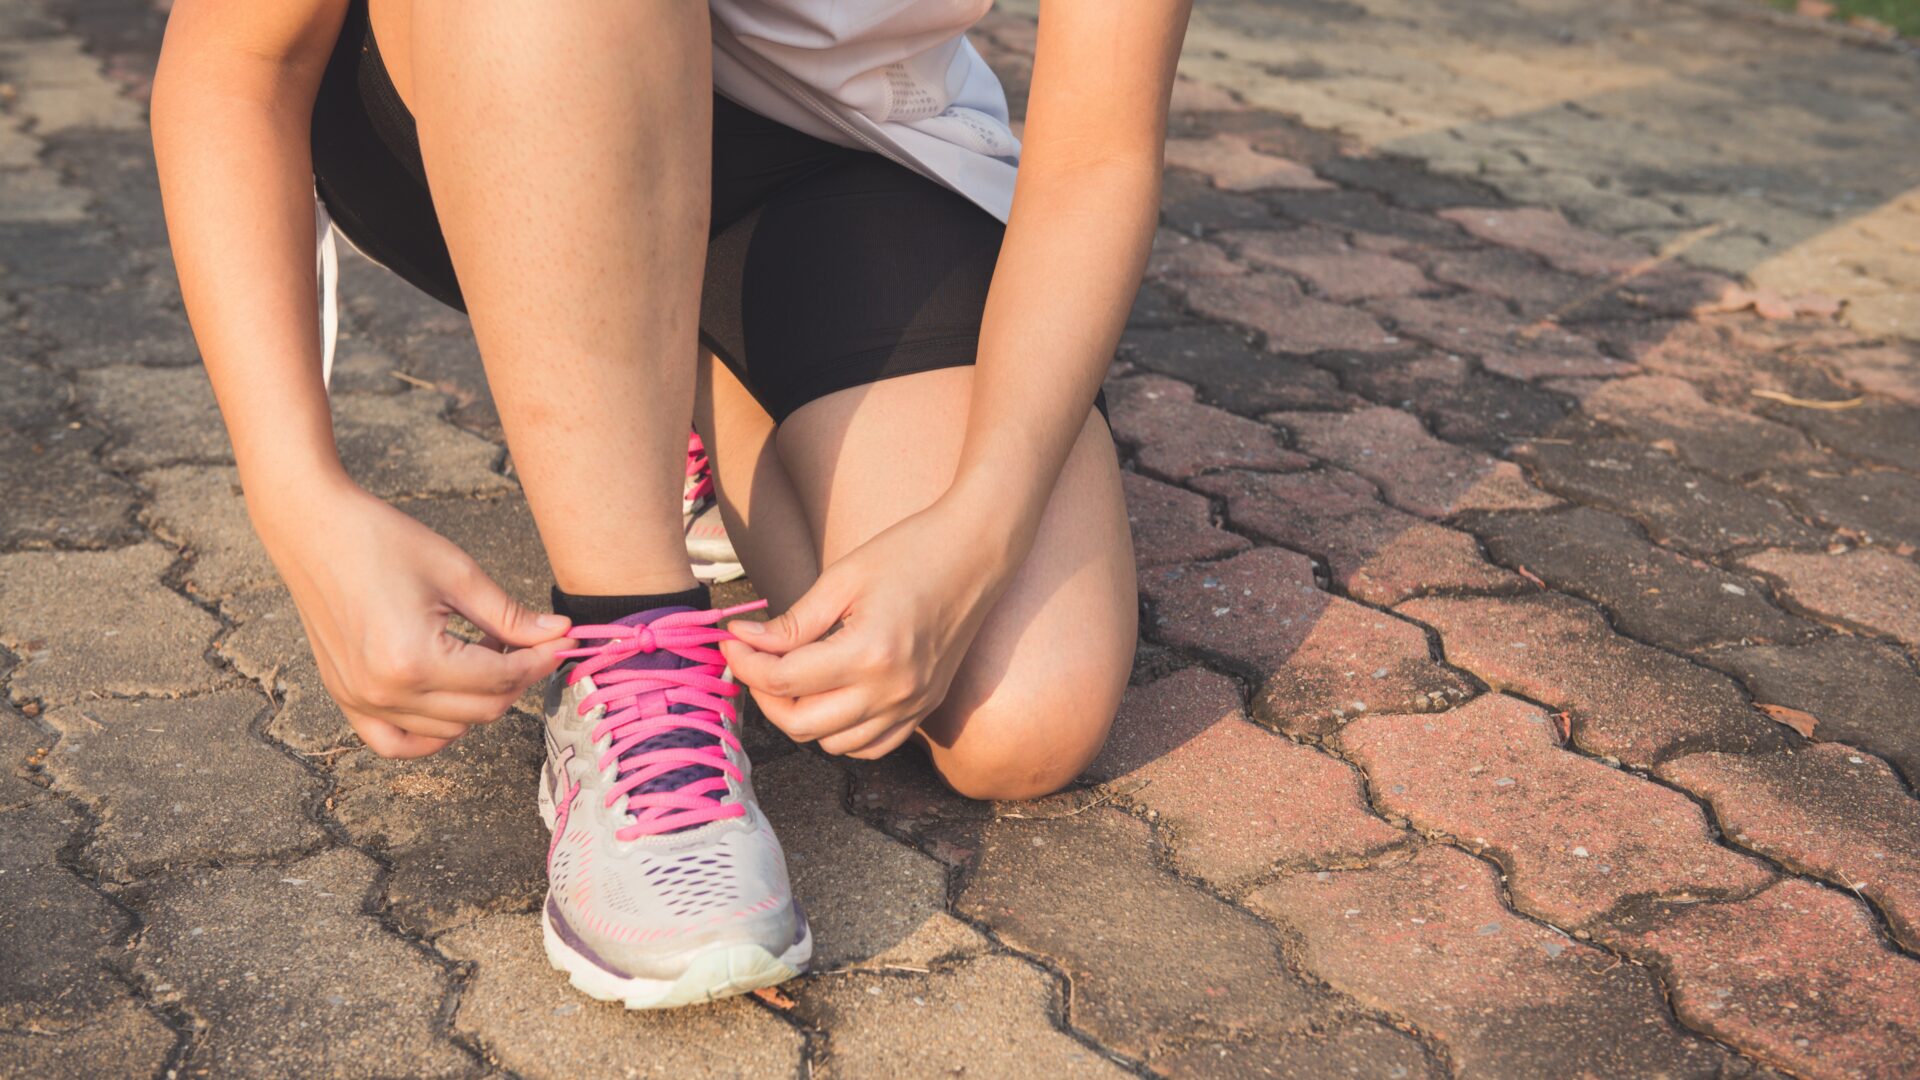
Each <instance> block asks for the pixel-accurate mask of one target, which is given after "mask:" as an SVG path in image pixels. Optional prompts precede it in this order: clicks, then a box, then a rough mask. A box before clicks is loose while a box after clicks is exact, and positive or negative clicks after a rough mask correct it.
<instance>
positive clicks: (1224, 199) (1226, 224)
mask: <svg viewBox="0 0 1920 1080" xmlns="http://www.w3.org/2000/svg"><path fill="white" fill-rule="evenodd" d="M1160 220H1161V221H1163V222H1165V223H1166V224H1168V225H1170V226H1172V227H1174V228H1176V229H1179V230H1180V231H1181V232H1184V233H1189V234H1191V235H1193V236H1200V235H1203V234H1205V233H1207V232H1210V231H1217V230H1221V229H1258V228H1265V227H1268V226H1271V225H1273V224H1275V221H1274V218H1273V214H1272V212H1271V211H1269V210H1268V209H1267V208H1266V206H1265V205H1264V204H1263V203H1261V202H1260V200H1258V199H1256V198H1254V197H1253V196H1251V195H1240V194H1236V193H1233V192H1227V191H1220V190H1218V189H1216V188H1215V187H1214V186H1213V185H1212V184H1209V183H1208V182H1207V180H1206V178H1205V177H1202V176H1200V175H1198V174H1196V173H1190V172H1186V171H1183V170H1173V171H1170V172H1168V173H1167V178H1166V182H1165V183H1164V184H1162V185H1161V188H1160Z"/></svg>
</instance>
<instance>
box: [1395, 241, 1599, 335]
mask: <svg viewBox="0 0 1920 1080" xmlns="http://www.w3.org/2000/svg"><path fill="white" fill-rule="evenodd" d="M1427 272H1428V273H1430V274H1432V275H1433V276H1434V279H1435V280H1438V281H1443V282H1446V283H1447V284H1449V285H1455V286H1458V287H1460V288H1463V289H1467V290H1469V291H1472V292H1477V293H1484V294H1486V295H1488V296H1492V297H1496V298H1498V299H1501V300H1505V301H1507V302H1508V303H1510V304H1512V305H1513V306H1514V308H1515V310H1517V311H1518V312H1519V313H1520V314H1521V315H1522V316H1524V317H1527V318H1538V317H1541V316H1545V315H1548V314H1551V313H1554V312H1557V311H1562V310H1566V309H1569V308H1571V307H1573V306H1575V305H1576V304H1578V303H1579V302H1580V301H1581V300H1583V299H1584V298H1586V297H1587V296H1590V295H1591V294H1592V293H1593V292H1594V290H1595V286H1596V282H1595V281H1594V280H1593V279H1592V278H1588V277H1581V276H1579V275H1576V274H1567V273H1561V272H1559V271H1555V270H1550V269H1548V268H1546V267H1544V266H1542V265H1540V263H1539V262H1537V261H1535V260H1534V259H1532V258H1529V257H1528V256H1526V255H1523V254H1521V253H1519V252H1517V251H1509V250H1504V249H1500V248H1482V249H1479V250H1473V251H1442V252H1440V253H1438V254H1437V255H1435V256H1434V257H1433V259H1432V261H1431V262H1430V263H1428V265H1427Z"/></svg>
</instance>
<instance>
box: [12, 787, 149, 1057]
mask: <svg viewBox="0 0 1920 1080" xmlns="http://www.w3.org/2000/svg"><path fill="white" fill-rule="evenodd" d="M84 827H85V824H84V822H83V821H82V820H81V818H80V816H79V814H78V813H76V812H75V811H74V808H73V807H72V806H70V805H68V804H67V802H66V800H64V799H47V800H44V801H41V802H38V803H35V804H33V805H31V806H25V807H21V808H19V809H16V810H9V811H7V812H6V813H4V814H0V867H5V869H6V873H4V874H0V969H4V970H5V971H6V973H7V977H6V978H5V979H0V1030H14V1031H22V1030H33V1029H39V1030H43V1031H54V1032H58V1031H62V1030H65V1029H67V1028H69V1027H73V1026H75V1025H78V1024H82V1023H85V1022H86V1021H87V1019H88V1018H89V1017H90V1016H91V1015H93V1014H94V1013H96V1012H97V1011H98V1010H100V1009H103V1008H106V1007H107V1006H109V1005H111V1004H113V1003H114V1002H115V1001H117V1000H119V999H120V998H121V997H122V996H123V994H124V993H125V991H124V990H123V989H121V987H120V984H119V983H118V982H117V981H116V980H115V979H114V977H113V975H112V974H111V971H110V969H109V967H108V963H109V961H110V960H111V959H113V957H114V954H115V953H117V952H118V951H119V950H118V949H117V948H115V945H116V944H117V941H118V939H119V938H120V936H121V935H123V934H125V933H126V932H127V931H128V930H129V929H130V921H129V920H128V918H127V916H126V915H125V914H124V913H123V912H121V911H120V910H119V909H118V908H116V907H115V906H114V905H113V904H112V903H110V902H109V901H108V900H107V899H106V898H105V897H103V896H101V895H100V894H99V893H98V892H96V891H94V890H93V889H92V888H91V887H89V886H88V885H87V884H86V883H85V882H83V881H81V880H80V879H79V878H78V877H75V876H74V875H73V873H72V872H71V871H69V870H68V869H67V868H66V867H65V866H62V865H61V859H60V856H61V854H62V853H63V852H64V851H66V850H67V849H68V847H69V845H71V844H72V843H73V842H74V841H75V839H76V838H77V837H78V836H79V835H80V833H81V830H82V829H83V828H84Z"/></svg>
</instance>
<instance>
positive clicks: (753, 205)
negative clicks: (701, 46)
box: [313, 0, 1004, 421]
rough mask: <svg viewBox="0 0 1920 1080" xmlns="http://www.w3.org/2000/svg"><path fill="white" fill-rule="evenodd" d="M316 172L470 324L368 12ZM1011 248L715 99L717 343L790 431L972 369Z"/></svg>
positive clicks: (905, 173)
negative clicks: (826, 401)
mask: <svg viewBox="0 0 1920 1080" xmlns="http://www.w3.org/2000/svg"><path fill="white" fill-rule="evenodd" d="M313 169H314V180H315V184H316V186H317V188H318V190H319V193H320V197H321V198H322V199H323V200H324V201H325V203H326V206H327V211H328V213H329V214H331V215H332V217H333V220H334V223H335V224H336V225H337V226H338V227H339V229H340V230H341V232H342V233H344V234H345V236H346V237H347V239H349V240H351V241H352V242H353V244H354V246H355V247H357V248H359V249H360V250H361V251H364V252H365V253H366V254H367V255H369V256H371V257H372V258H373V259H374V260H376V261H377V262H380V263H381V264H383V265H385V266H386V267H387V268H389V269H391V270H392V271H394V272H395V273H397V274H399V275H400V276H401V277H403V278H405V279H406V280H407V281H409V282H411V283H412V284H414V285H415V286H417V287H419V288H420V289H422V290H424V291H425V292H427V293H428V294H430V295H432V296H433V297H435V298H436V299H438V300H440V301H442V302H444V303H446V304H449V305H451V306H453V307H456V308H460V309H461V310H465V306H464V304H463V302H462V300H461V296H460V282H459V281H458V279H457V278H456V277H455V275H454V272H453V264H452V261H451V260H450V259H449V257H448V255H447V245H446V241H445V239H444V238H443V237H442V236H441V233H440V225H439V220H438V218H437V217H436V216H435V214H434V210H433V199H432V197H431V196H430V195H429V194H428V191H427V182H426V171H425V169H424V167H423V166H422V165H421V160H420V144H419V140H418V138H417V136H416V134H415V130H414V123H413V117H412V116H411V115H410V114H409V113H408V112H407V109H406V106H405V105H403V104H402V103H401V101H400V98H399V95H398V94H397V93H396V92H395V90H394V87H393V84H392V82H391V80H390V79H389V78H388V76H387V71H386V68H385V66H384V65H383V64H382V62H381V60H380V53H379V50H378V48H377V47H376V46H375V43H374V40H373V34H372V30H371V28H370V27H369V25H368V22H367V9H366V3H365V0H354V2H353V3H352V4H351V5H350V6H349V10H348V14H347V20H346V24H345V25H344V27H343V28H342V30H341V33H340V40H339V43H338V44H337V45H336V46H335V48H334V51H333V56H332V59H331V60H330V61H329V62H328V64H327V70H326V75H325V77H324V79H323V81H322V83H321V87H320V93H319V97H318V99H317V100H316V101H315V103H314V110H313ZM1003 232H1004V226H1002V225H1001V223H1000V222H999V221H998V220H997V219H995V218H994V217H993V215H991V214H989V213H987V212H986V211H985V210H982V209H980V208H979V207H977V206H975V205H974V204H973V203H971V202H969V201H968V200H966V199H965V198H963V197H961V196H960V195H957V194H955V193H954V192H952V191H949V190H948V189H946V188H944V187H942V186H940V185H939V184H937V183H935V182H933V181H931V180H928V179H927V178H925V177H923V176H920V175H919V174H918V173H915V172H913V171H911V170H909V169H907V168H905V167H903V166H900V165H897V164H895V163H893V162H891V161H889V160H887V159H885V158H883V157H881V156H879V155H877V154H872V153H867V152H865V151H861V150H853V149H849V148H847V147H843V146H836V145H833V144H831V143H826V142H822V141H821V140H819V139H816V138H813V137H812V136H810V135H805V134H802V133H801V132H798V131H795V130H794V129H792V128H789V127H787V126H785V125H783V124H780V123H777V122H775V121H773V120H769V119H767V118H766V117H763V116H761V115H759V114H758V113H755V112H752V111H750V110H748V109H746V108H744V107H742V106H740V105H736V104H734V103H733V102H731V101H729V100H727V99H725V98H723V97H720V96H718V95H717V94H716V95H715V97H714V101H713V222H712V230H711V234H710V241H709V243H708V247H707V266H706V284H705V288H704V290H703V294H702V300H701V311H700V336H701V340H702V341H703V342H704V343H705V344H706V345H707V346H708V347H709V348H711V349H712V350H713V351H714V353H715V354H716V355H717V356H719V358H720V359H721V361H722V362H724V363H725V364H726V365H727V367H728V368H730V369H731V370H732V371H733V373H734V374H735V375H736V376H737V377H738V378H739V379H740V381H741V382H742V383H744V384H745V385H746V387H747V389H748V390H749V391H751V392H752V393H753V396H754V397H755V398H756V399H757V400H758V401H759V402H760V404H761V405H762V406H763V407H764V408H765V409H766V410H767V412H768V413H769V414H770V415H771V416H772V417H773V418H774V420H775V421H780V420H784V419H786V418H787V416H788V415H790V414H791V413H792V412H793V411H794V410H795V409H798V408H799V407H800V406H802V405H805V404H806V403H807V402H809V401H813V400H814V399H816V398H820V397H824V396H825V395H827V394H831V393H833V392H835V391H837V390H844V389H847V388H849V387H854V386H860V385H864V384H866V383H870V382H876V381H878V380H880V379H885V378H889V377H892V376H895V375H907V374H912V373H914V372H920V371H930V370H933V369H936V368H944V367H955V366H960V365H964V364H971V363H973V361H974V353H975V351H976V349H977V348H978V345H979V335H980V320H981V314H982V312H983V311H984V310H985V307H986V300H987V285H988V283H989V282H990V281H991V280H992V277H993V265H994V260H995V259H996V258H997V257H998V255H999V251H1000V239H1001V234H1002V233H1003Z"/></svg>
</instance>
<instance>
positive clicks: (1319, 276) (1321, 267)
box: [1228, 229, 1433, 304]
mask: <svg viewBox="0 0 1920 1080" xmlns="http://www.w3.org/2000/svg"><path fill="white" fill-rule="evenodd" d="M1292 231H1293V232H1302V231H1305V230H1298V229H1296V230H1292ZM1261 235H1262V234H1260V233H1257V232H1242V233H1230V234H1228V236H1229V237H1230V238H1232V239H1234V240H1236V241H1238V244H1237V247H1236V249H1235V250H1236V253H1237V254H1238V255H1239V256H1240V257H1241V258H1242V259H1244V260H1245V261H1246V262H1248V263H1251V264H1252V265H1254V266H1258V267H1261V268H1263V269H1268V270H1280V271H1284V272H1286V273H1289V274H1292V275H1293V276H1294V277H1297V278H1299V279H1301V280H1302V281H1305V282H1306V283H1307V284H1309V285H1311V286H1313V288H1314V290H1315V291H1316V292H1318V293H1320V295H1322V296H1324V297H1326V298H1327V299H1329V300H1332V301H1334V302H1335V303H1342V304H1344V303H1348V302H1351V301H1354V300H1371V299H1373V298H1375V297H1380V296H1409V295H1411V294H1413V293H1417V292H1424V291H1425V290H1427V289H1430V288H1432V287H1433V283H1432V282H1430V281H1428V280H1427V277H1426V275H1425V274H1422V273H1421V272H1420V268H1419V267H1417V266H1415V265H1413V264H1412V263H1410V262H1404V261H1402V260H1400V259H1396V258H1394V257H1393V256H1391V255H1381V254H1378V253H1376V252H1369V251H1353V250H1351V249H1349V250H1346V251H1327V252H1320V251H1310V252H1297V253H1296V252H1290V251H1286V250H1284V249H1281V250H1275V247H1276V246H1277V245H1270V244H1263V243H1261V242H1260V240H1259V239H1258V238H1259V237H1261ZM1269 235H1274V236H1277V237H1281V238H1286V237H1288V236H1289V234H1288V233H1286V232H1281V233H1274V234H1269Z"/></svg>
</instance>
